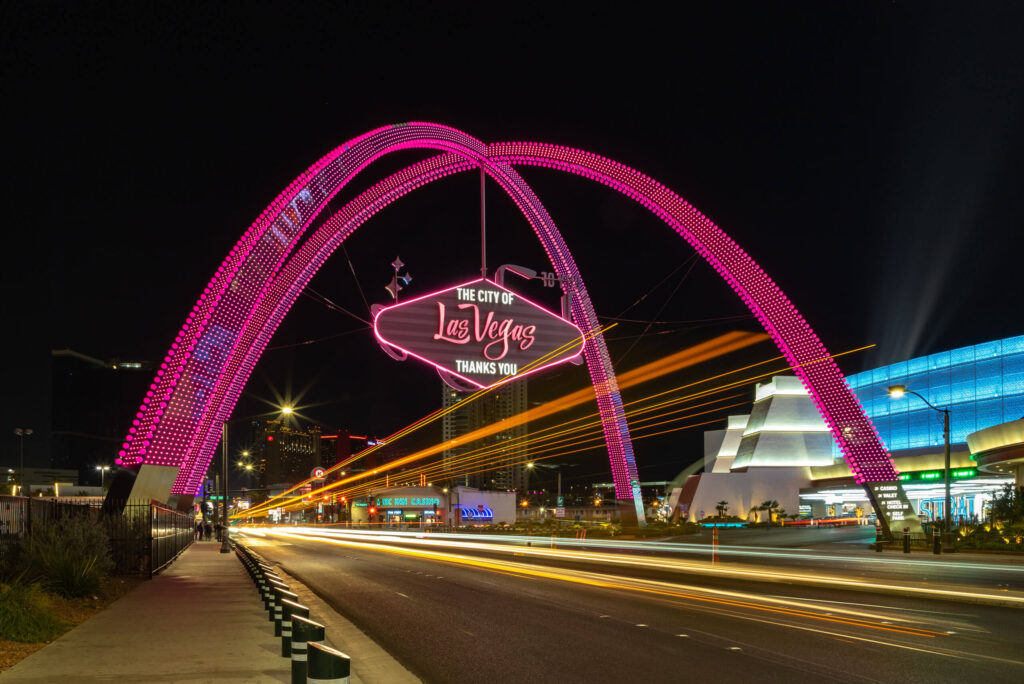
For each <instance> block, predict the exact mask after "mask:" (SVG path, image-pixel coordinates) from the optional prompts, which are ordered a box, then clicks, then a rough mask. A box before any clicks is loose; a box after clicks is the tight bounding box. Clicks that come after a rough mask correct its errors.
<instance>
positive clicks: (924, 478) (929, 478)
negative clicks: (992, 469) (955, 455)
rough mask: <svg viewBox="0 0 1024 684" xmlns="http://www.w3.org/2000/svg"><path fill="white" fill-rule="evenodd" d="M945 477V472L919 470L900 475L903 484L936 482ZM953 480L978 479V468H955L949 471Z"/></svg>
mask: <svg viewBox="0 0 1024 684" xmlns="http://www.w3.org/2000/svg"><path fill="white" fill-rule="evenodd" d="M944 477H945V471H944V470H918V471H916V472H913V473H900V481H901V482H934V481H936V480H942V479H943V478H944ZM949 477H950V479H952V480H963V479H965V478H969V477H978V469H977V468H954V469H952V470H950V471H949Z"/></svg>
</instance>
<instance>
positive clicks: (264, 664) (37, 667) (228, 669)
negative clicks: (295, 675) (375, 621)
mask: <svg viewBox="0 0 1024 684" xmlns="http://www.w3.org/2000/svg"><path fill="white" fill-rule="evenodd" d="M312 617H313V619H318V618H319V617H320V616H317V615H315V614H314V615H313V616H312ZM328 638H330V634H328ZM350 655H352V656H353V659H354V660H355V658H356V656H355V655H354V654H350ZM62 680H66V681H68V682H114V681H116V682H125V683H131V682H140V683H141V682H175V683H176V684H198V683H199V682H218V683H223V682H233V683H242V682H290V681H291V663H290V661H289V660H288V659H286V658H282V657H281V642H280V638H275V637H274V625H273V623H272V622H270V621H269V620H268V618H267V613H266V612H265V611H264V610H263V603H262V601H260V598H259V594H258V593H257V591H256V588H255V587H254V585H253V583H252V581H251V580H250V579H249V575H248V574H247V573H246V572H245V569H244V568H243V567H242V564H241V562H240V561H239V559H238V558H237V556H236V555H235V554H234V553H230V554H222V553H220V544H218V543H198V544H193V545H192V546H191V547H190V548H189V549H187V550H186V551H185V552H184V553H183V554H182V555H181V557H180V558H178V560H176V561H175V562H174V563H173V564H172V565H171V567H170V568H168V569H167V570H166V571H164V572H163V573H162V574H161V575H159V576H157V577H156V578H154V579H153V580H152V581H150V582H146V583H145V584H143V585H141V586H140V587H138V588H137V589H135V590H133V591H131V592H129V593H128V594H127V595H125V596H124V597H122V598H121V599H120V600H118V601H116V602H114V603H113V604H111V605H110V606H109V607H108V608H107V609H106V610H104V611H102V612H100V613H98V614H96V615H94V616H93V617H92V618H90V619H88V620H86V621H85V622H83V623H82V624H81V625H79V626H77V627H75V628H74V629H72V630H71V631H70V632H68V633H67V634H65V635H64V636H62V637H60V638H59V639H57V640H56V641H54V642H53V643H52V644H50V645H48V646H46V647H45V648H43V649H40V650H39V651H36V652H35V653H33V654H32V655H31V656H29V657H28V658H26V659H25V660H23V661H21V662H20V663H18V664H17V665H15V666H14V667H12V668H11V669H9V670H7V671H6V672H4V673H3V674H0V682H3V684H8V683H12V682H59V681H62ZM352 681H353V682H356V681H358V679H357V678H355V677H353V679H352Z"/></svg>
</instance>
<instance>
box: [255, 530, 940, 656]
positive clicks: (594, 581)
mask: <svg viewBox="0 0 1024 684" xmlns="http://www.w3.org/2000/svg"><path fill="white" fill-rule="evenodd" d="M270 534H271V535H273V536H279V537H284V538H289V539H299V540H303V541H310V542H318V543H324V544H332V545H336V546H345V547H350V548H360V549H364V550H370V551H376V552H382V553H388V554H393V555H399V556H406V557H412V558H418V559H424V560H430V561H435V562H443V563H449V564H453V565H460V566H466V567H472V568H477V569H482V570H489V571H497V572H500V573H503V574H512V575H516V576H520V577H528V578H537V579H549V580H555V581H560V582H569V583H574V584H582V585H586V586H591V587H597V588H602V589H616V590H622V591H632V592H638V593H644V594H651V595H657V596H666V597H670V598H675V599H684V600H687V601H697V602H701V603H709V604H716V605H722V606H728V607H732V608H742V609H747V610H755V611H761V612H767V613H773V614H778V615H786V616H789V617H796V618H802V619H810V620H817V621H822V622H831V623H836V624H842V625H846V626H848V627H857V628H862V629H870V630H877V631H883V632H893V633H898V634H904V635H908V636H915V637H925V638H936V637H942V636H946V635H945V634H943V633H942V632H937V631H934V630H929V629H920V628H917V627H913V626H909V625H883V624H879V623H877V622H871V621H870V619H867V618H860V617H841V616H837V615H824V614H819V613H814V612H812V611H811V610H807V609H806V608H804V607H803V606H806V605H807V604H801V603H800V602H789V601H787V600H785V599H780V598H777V597H770V598H771V600H770V601H769V602H768V603H774V604H775V605H764V604H762V603H755V602H753V601H751V600H749V598H748V596H746V595H743V594H741V593H739V592H731V591H727V590H722V589H707V588H704V587H701V588H697V587H688V586H686V585H678V584H673V583H668V582H661V581H656V580H645V579H639V578H623V577H618V576H614V575H607V574H603V573H595V572H588V571H574V570H565V569H560V568H559V569H556V568H545V569H540V568H538V567H536V566H531V565H526V564H524V563H519V562H515V561H503V560H496V559H485V558H478V557H474V556H466V555H463V554H456V553H449V552H442V551H434V550H426V549H416V548H407V547H400V546H393V545H390V544H383V543H372V542H362V541H356V540H353V539H343V538H342V539H339V538H333V537H325V536H319V535H314V534H309V533H302V532H283V531H280V532H279V531H274V532H270ZM416 541H423V540H416ZM468 546H471V547H472V548H476V549H479V548H481V547H483V548H484V549H486V550H489V551H495V550H501V551H504V552H506V553H508V552H509V551H510V549H509V548H508V547H500V546H498V545H493V544H472V545H468ZM536 551H545V549H536ZM512 553H513V554H516V553H518V554H521V555H527V554H529V555H543V556H548V557H561V558H565V557H573V556H576V558H573V560H580V558H579V556H584V558H583V560H587V561H588V562H601V561H602V560H604V561H606V560H607V558H602V557H606V556H608V555H610V554H593V557H589V556H590V554H589V553H588V552H575V553H574V552H564V551H563V552H559V553H554V552H549V553H531V552H530V549H529V547H527V548H526V549H519V550H513V551H512ZM617 560H620V561H621V560H622V559H617ZM659 560H660V559H659ZM640 561H641V559H640V558H639V557H635V559H634V560H633V562H632V564H634V565H644V566H645V567H650V566H651V565H652V564H653V563H652V559H651V558H644V559H642V562H640ZM657 565H661V564H660V563H659V564H657ZM719 574H724V573H719ZM741 574H744V573H741ZM747 574H749V573H747ZM789 579H791V580H796V579H806V578H802V577H801V576H799V575H790V576H789ZM698 591H699V592H701V593H697V592H698ZM787 603H790V605H789V606H787V605H785V604H787ZM830 612H838V611H837V610H830ZM847 612H851V611H847Z"/></svg>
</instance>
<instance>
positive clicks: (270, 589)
mask: <svg viewBox="0 0 1024 684" xmlns="http://www.w3.org/2000/svg"><path fill="white" fill-rule="evenodd" d="M274 589H288V585H287V584H285V583H284V582H281V581H279V580H274V579H272V580H270V581H269V582H267V593H266V595H265V596H264V597H263V606H264V607H265V608H266V609H267V612H268V613H269V614H270V621H271V622H273V621H274V603H276V601H275V600H274Z"/></svg>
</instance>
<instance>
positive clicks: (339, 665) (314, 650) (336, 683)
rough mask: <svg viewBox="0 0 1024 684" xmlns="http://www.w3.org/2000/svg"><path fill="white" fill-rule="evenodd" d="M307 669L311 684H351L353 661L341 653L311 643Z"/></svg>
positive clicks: (307, 656) (308, 679)
mask: <svg viewBox="0 0 1024 684" xmlns="http://www.w3.org/2000/svg"><path fill="white" fill-rule="evenodd" d="M306 667H307V668H308V669H307V670H306V682H308V683H309V684H349V676H350V674H351V671H352V661H351V659H349V657H348V656H347V655H345V654H344V653H342V652H341V651H336V650H334V649H333V648H331V647H330V646H324V645H323V644H317V643H313V642H311V643H310V644H309V649H308V650H307V651H306Z"/></svg>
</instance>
